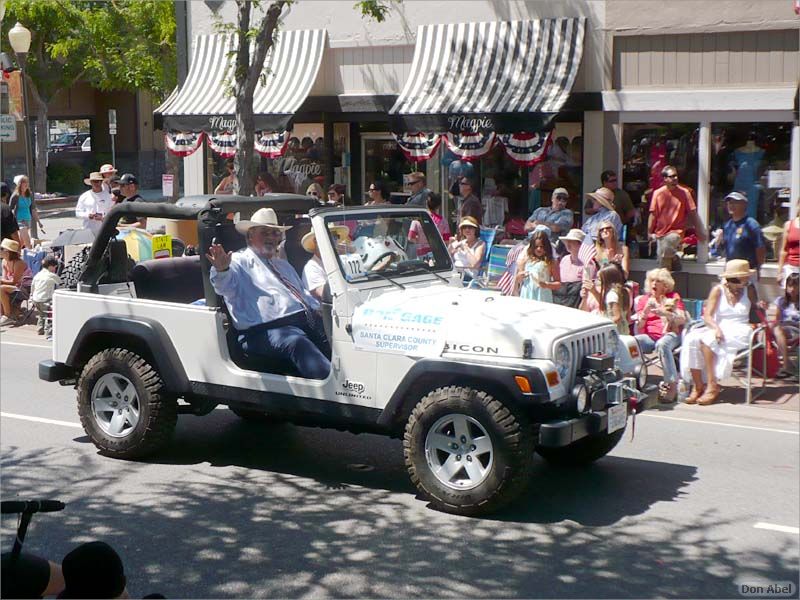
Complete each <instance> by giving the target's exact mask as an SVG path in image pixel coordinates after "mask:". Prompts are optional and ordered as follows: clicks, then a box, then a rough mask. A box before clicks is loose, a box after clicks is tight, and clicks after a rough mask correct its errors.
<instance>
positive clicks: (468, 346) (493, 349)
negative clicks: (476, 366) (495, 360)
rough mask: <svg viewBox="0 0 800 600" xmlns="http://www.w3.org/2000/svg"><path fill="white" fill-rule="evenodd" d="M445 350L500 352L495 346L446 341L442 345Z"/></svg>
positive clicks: (473, 352) (468, 352)
mask: <svg viewBox="0 0 800 600" xmlns="http://www.w3.org/2000/svg"><path fill="white" fill-rule="evenodd" d="M444 351H445V352H464V353H466V354H500V348H498V347H497V346H473V345H471V344H458V343H454V342H447V343H445V345H444Z"/></svg>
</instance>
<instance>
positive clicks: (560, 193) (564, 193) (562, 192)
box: [553, 188, 569, 198]
mask: <svg viewBox="0 0 800 600" xmlns="http://www.w3.org/2000/svg"><path fill="white" fill-rule="evenodd" d="M553 196H566V197H567V198H569V192H568V191H567V188H556V189H554V190H553Z"/></svg>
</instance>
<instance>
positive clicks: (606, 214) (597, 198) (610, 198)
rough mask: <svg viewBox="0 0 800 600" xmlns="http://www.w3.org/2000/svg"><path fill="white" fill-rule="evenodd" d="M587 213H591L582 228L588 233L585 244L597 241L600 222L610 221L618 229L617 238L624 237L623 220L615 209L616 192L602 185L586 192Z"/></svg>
mask: <svg viewBox="0 0 800 600" xmlns="http://www.w3.org/2000/svg"><path fill="white" fill-rule="evenodd" d="M586 198H587V200H588V202H587V203H586V214H587V215H589V216H588V217H587V218H586V220H584V222H583V227H581V229H582V230H583V232H584V233H585V234H586V237H585V238H584V240H583V243H584V244H593V243H594V242H595V241H597V229H598V227H600V223H602V222H603V221H608V222H609V223H611V224H612V225H613V226H614V229H615V230H616V231H617V239H618V240H621V239H622V220H621V219H620V218H619V215H618V214H617V212H616V211H615V210H614V192H612V191H611V190H610V189H608V188H605V187H601V188H597V189H596V190H595V191H593V192H589V193H588V194H586Z"/></svg>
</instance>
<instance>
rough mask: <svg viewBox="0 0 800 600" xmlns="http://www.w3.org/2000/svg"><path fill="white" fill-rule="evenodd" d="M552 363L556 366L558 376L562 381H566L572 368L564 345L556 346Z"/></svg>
mask: <svg viewBox="0 0 800 600" xmlns="http://www.w3.org/2000/svg"><path fill="white" fill-rule="evenodd" d="M555 354H556V355H555V358H554V361H553V362H554V363H555V365H556V370H557V371H558V376H559V377H560V378H561V379H562V380H566V379H567V376H568V375H569V369H570V367H571V366H572V363H571V362H570V358H569V350H567V347H566V346H565V345H564V344H559V345H558V346H556V353H555Z"/></svg>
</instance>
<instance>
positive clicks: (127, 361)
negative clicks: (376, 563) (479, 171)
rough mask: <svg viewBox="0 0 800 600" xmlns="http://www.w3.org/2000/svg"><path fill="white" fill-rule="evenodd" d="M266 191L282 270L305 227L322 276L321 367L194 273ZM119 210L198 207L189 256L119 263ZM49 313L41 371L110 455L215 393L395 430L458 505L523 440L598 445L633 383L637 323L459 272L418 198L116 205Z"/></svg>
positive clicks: (506, 482) (501, 484) (515, 465)
mask: <svg viewBox="0 0 800 600" xmlns="http://www.w3.org/2000/svg"><path fill="white" fill-rule="evenodd" d="M263 206H271V207H272V208H274V209H275V210H276V212H277V214H278V216H279V220H280V221H281V222H282V223H284V224H290V225H293V228H292V229H290V230H289V231H288V232H287V239H286V242H285V251H286V254H287V258H288V260H289V261H290V262H291V263H292V264H293V266H294V267H295V268H296V269H299V270H302V266H303V264H304V263H305V261H307V260H308V259H309V257H310V255H309V254H307V253H306V252H305V251H304V250H303V249H302V247H301V246H300V244H299V240H300V237H301V236H302V235H303V234H304V233H305V232H307V231H308V230H309V229H310V228H313V230H314V232H315V234H316V238H317V240H318V246H319V249H320V254H321V258H322V263H323V265H324V269H325V272H326V273H327V275H328V286H327V287H328V288H329V290H327V289H326V296H327V297H326V298H324V301H323V322H324V324H325V328H326V333H327V336H328V339H329V340H330V343H331V356H332V358H331V371H330V373H329V375H328V377H327V378H326V379H324V380H311V379H303V378H301V377H298V376H297V375H296V374H294V373H293V372H292V368H291V365H289V364H278V363H276V362H275V361H272V362H270V361H266V360H264V359H263V358H259V357H258V356H248V355H246V354H245V353H244V352H243V351H242V348H241V346H240V345H239V343H238V341H237V337H238V333H237V332H236V331H235V330H234V329H233V327H232V326H231V324H230V319H229V317H228V314H227V309H226V308H225V305H224V302H222V299H221V298H220V297H219V296H217V295H216V294H215V292H214V290H213V288H212V287H211V285H210V283H209V264H208V262H207V260H206V258H205V251H204V250H205V249H207V248H208V247H209V246H210V244H211V242H212V240H213V239H216V240H217V241H218V242H219V243H222V244H223V246H224V247H225V249H226V250H237V249H239V248H242V247H243V246H244V245H245V239H244V237H242V236H240V235H239V234H237V233H236V231H235V229H234V221H235V220H238V219H246V218H248V217H249V216H250V215H251V214H252V213H253V212H254V211H255V210H257V209H258V208H260V207H263ZM123 215H131V216H137V217H150V218H154V217H161V218H170V219H192V220H195V221H196V223H197V235H198V238H197V240H198V249H199V250H200V255H199V256H180V257H173V258H163V259H157V260H150V261H145V262H141V263H139V264H136V265H135V267H133V268H132V269H131V267H130V265H131V261H130V259H129V258H128V255H127V253H126V250H125V245H124V244H125V242H124V241H121V240H116V239H114V237H115V235H116V233H117V230H116V224H117V221H118V220H119V218H120V217H122V216H123ZM336 226H339V227H336ZM342 226H344V227H347V230H348V232H349V234H350V235H349V236H347V235H345V236H342V235H341V232H342V230H343V227H342ZM411 229H413V231H414V233H413V235H412V236H409V230H411ZM334 232H335V233H336V235H334ZM409 237H411V238H412V239H413V240H414V241H413V242H412V241H410V240H409ZM198 301H199V302H198ZM54 314H55V323H54V336H53V358H52V360H47V361H43V362H42V363H40V365H39V376H40V377H41V378H42V379H44V380H47V381H59V382H60V383H61V384H62V385H75V386H76V388H77V392H78V393H77V396H78V412H79V415H80V419H81V423H82V425H83V427H84V429H85V431H86V433H87V435H88V436H89V437H90V438H91V440H92V441H93V442H94V444H95V445H96V446H97V447H98V448H99V449H100V451H101V452H102V453H103V454H105V455H108V456H112V457H116V458H126V459H128V458H139V457H142V456H145V455H147V454H149V453H152V452H154V451H156V450H157V449H159V448H161V447H162V446H164V444H166V443H167V442H168V440H169V439H170V436H171V435H172V433H173V430H174V428H175V424H176V420H177V416H178V414H181V413H189V414H195V415H205V414H208V413H209V412H210V411H211V410H213V409H214V407H216V406H217V405H227V406H228V407H230V409H231V410H232V411H233V412H234V413H236V414H237V415H239V416H241V417H243V418H255V419H267V418H269V419H276V420H284V421H291V422H295V423H301V424H304V425H318V426H326V427H335V428H340V429H346V430H349V431H353V432H367V431H368V432H374V433H383V434H386V435H390V436H396V437H402V439H403V452H404V457H405V462H406V465H407V468H408V472H409V474H410V477H411V480H412V481H413V482H414V484H415V485H416V486H417V488H418V489H419V491H420V492H421V494H422V495H423V496H424V497H426V498H427V499H429V500H430V501H431V502H432V503H433V504H434V505H435V506H437V507H438V508H440V509H442V510H446V511H449V512H454V513H459V514H470V515H475V514H482V513H486V512H489V511H491V510H494V509H495V508H497V507H498V506H499V505H501V504H503V503H505V502H507V501H509V500H511V499H512V498H513V497H514V496H515V495H516V494H517V493H518V492H519V491H520V490H521V489H522V488H523V486H524V485H525V484H526V483H527V482H528V480H529V478H530V469H531V465H532V461H533V460H534V453H538V454H540V455H541V456H542V457H544V458H545V459H547V460H548V461H552V462H554V463H560V464H579V463H588V462H591V461H595V460H597V459H599V458H601V457H603V456H605V455H606V454H607V453H608V452H609V451H611V449H612V448H614V446H615V445H616V444H617V442H619V440H620V439H621V437H622V436H623V433H624V431H625V428H626V424H627V417H628V414H629V412H630V411H631V410H632V409H634V408H635V407H636V406H637V405H638V406H642V404H643V401H644V399H645V398H646V394H645V393H643V391H642V390H643V387H644V384H645V381H646V377H647V373H646V370H645V368H644V365H643V364H642V361H641V357H639V355H638V349H637V346H636V341H635V340H634V339H633V338H621V337H620V336H618V335H617V333H616V332H615V329H614V327H613V325H612V324H611V322H610V321H608V320H606V319H604V318H600V317H597V316H594V315H591V314H589V313H586V312H581V311H578V310H574V309H571V308H564V307H560V306H557V305H553V304H545V303H539V302H534V301H530V300H522V299H519V298H513V297H504V296H501V295H500V294H498V293H495V292H490V291H484V290H474V289H465V288H463V287H462V286H461V283H460V278H459V274H458V273H457V272H456V271H455V270H454V269H453V265H452V263H451V261H450V257H449V255H448V253H447V249H446V247H445V245H444V242H443V241H442V238H441V236H440V235H439V233H438V231H437V229H436V227H435V226H434V224H433V222H432V221H431V219H430V216H429V215H428V213H427V212H425V211H423V210H420V209H412V208H403V207H398V208H369V207H363V208H352V209H350V208H347V209H341V208H324V207H319V206H318V205H317V203H316V201H315V200H314V199H312V198H307V197H300V196H291V195H279V194H273V195H270V196H267V197H266V198H242V197H236V196H228V197H224V198H215V197H202V198H199V199H198V198H195V199H188V200H186V201H179V202H178V204H176V205H173V204H156V203H125V204H122V205H120V206H117V207H115V208H114V209H113V210H112V211H111V212H110V213H109V214H108V216H107V217H106V220H105V222H104V223H103V226H102V229H101V231H100V233H99V235H98V237H97V239H96V240H95V242H94V245H93V246H92V249H91V252H90V253H89V257H88V261H87V263H86V265H85V267H84V269H83V272H82V274H81V280H80V283H79V284H78V288H77V290H59V291H57V292H56V294H55V299H54ZM264 443H265V444H268V443H269V438H268V437H265V440H264Z"/></svg>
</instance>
